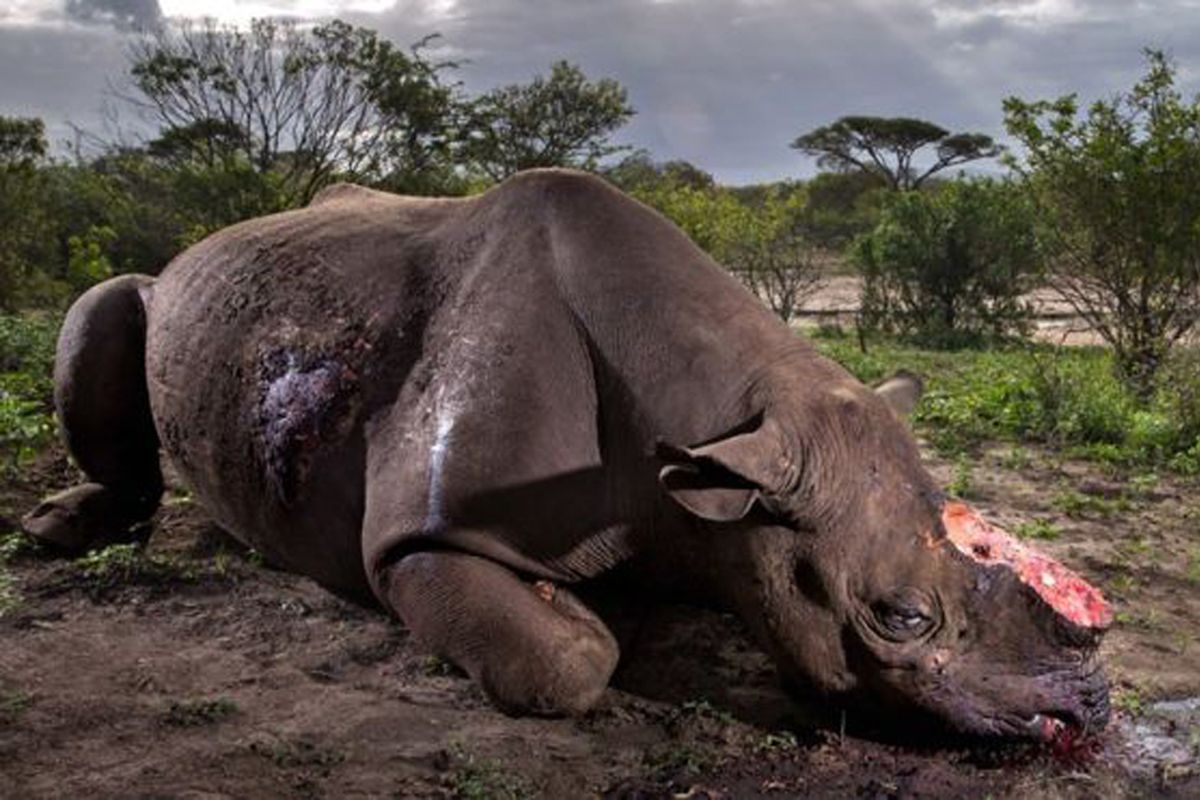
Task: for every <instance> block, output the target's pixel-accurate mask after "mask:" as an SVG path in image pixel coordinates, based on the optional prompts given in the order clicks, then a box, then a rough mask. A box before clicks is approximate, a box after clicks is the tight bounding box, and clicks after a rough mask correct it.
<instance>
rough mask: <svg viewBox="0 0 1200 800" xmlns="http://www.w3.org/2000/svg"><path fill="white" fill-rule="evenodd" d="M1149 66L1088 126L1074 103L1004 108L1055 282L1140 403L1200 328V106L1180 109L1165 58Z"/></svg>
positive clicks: (1088, 118)
mask: <svg viewBox="0 0 1200 800" xmlns="http://www.w3.org/2000/svg"><path fill="white" fill-rule="evenodd" d="M1147 60H1148V62H1149V64H1148V70H1147V72H1146V75H1145V76H1144V77H1143V78H1142V79H1141V80H1140V81H1139V82H1138V83H1137V84H1136V85H1135V86H1134V87H1133V88H1132V89H1130V90H1129V91H1128V92H1126V93H1124V94H1121V95H1119V96H1117V97H1116V98H1114V99H1112V100H1101V101H1098V102H1096V103H1093V104H1092V105H1091V107H1090V108H1089V109H1088V111H1087V113H1086V115H1084V116H1082V117H1080V116H1079V104H1078V102H1077V101H1076V99H1075V97H1074V95H1069V96H1066V97H1062V98H1059V99H1058V100H1054V101H1046V100H1043V101H1038V102H1032V103H1030V102H1025V101H1022V100H1020V99H1018V98H1015V97H1010V98H1008V99H1007V100H1005V102H1004V112H1005V125H1006V127H1007V128H1008V131H1009V133H1010V134H1012V135H1013V136H1014V137H1016V139H1017V140H1018V141H1019V142H1020V143H1021V145H1022V146H1023V148H1024V151H1025V153H1026V155H1025V158H1024V160H1023V161H1021V160H1017V159H1013V160H1012V161H1011V162H1010V163H1011V165H1012V166H1013V167H1014V168H1016V170H1017V171H1018V174H1020V175H1021V176H1022V177H1023V178H1024V185H1025V188H1026V190H1027V191H1028V192H1029V195H1030V196H1031V197H1032V198H1033V199H1034V202H1035V203H1036V204H1037V207H1038V213H1039V218H1040V219H1041V220H1042V222H1043V224H1042V230H1041V239H1042V242H1043V245H1044V246H1045V247H1046V248H1047V250H1048V251H1049V264H1050V265H1051V267H1052V268H1051V271H1050V281H1051V284H1052V285H1053V286H1054V288H1055V289H1056V290H1057V291H1058V292H1059V293H1060V294H1061V295H1062V296H1063V297H1064V298H1066V299H1067V300H1068V301H1069V302H1070V303H1071V304H1072V305H1073V306H1074V307H1075V310H1076V311H1077V312H1078V313H1079V314H1080V315H1081V316H1082V317H1083V318H1084V319H1085V320H1087V322H1088V323H1089V324H1090V325H1091V326H1092V328H1093V329H1094V330H1095V331H1096V332H1097V333H1098V334H1099V335H1100V336H1101V337H1103V339H1104V341H1105V342H1107V343H1108V344H1109V345H1111V346H1112V348H1113V352H1114V353H1115V356H1116V357H1115V359H1114V362H1113V365H1114V366H1115V367H1116V368H1117V370H1118V372H1119V374H1120V375H1121V377H1122V379H1123V380H1125V381H1126V382H1127V383H1128V384H1129V385H1130V387H1132V389H1133V390H1134V391H1135V392H1136V393H1137V395H1138V397H1139V398H1141V399H1143V400H1148V399H1149V398H1150V397H1151V396H1152V395H1153V394H1154V392H1155V390H1156V388H1157V383H1156V377H1157V375H1158V371H1159V369H1160V368H1161V367H1162V366H1163V364H1164V363H1165V361H1166V358H1167V355H1168V353H1169V351H1170V350H1171V348H1172V347H1173V346H1174V345H1175V344H1176V343H1178V342H1179V341H1181V340H1182V339H1183V338H1184V337H1185V336H1186V335H1187V334H1188V333H1189V332H1190V331H1191V330H1192V329H1193V328H1194V327H1195V325H1196V322H1197V319H1198V318H1200V195H1198V194H1197V192H1196V188H1195V187H1196V185H1197V182H1200V99H1193V100H1191V101H1185V100H1184V99H1183V97H1182V96H1181V95H1180V93H1179V91H1178V90H1177V89H1176V88H1175V73H1176V70H1175V68H1174V66H1173V65H1172V64H1171V63H1170V61H1168V59H1167V57H1166V56H1165V55H1164V54H1163V53H1162V52H1159V51H1154V50H1149V51H1147Z"/></svg>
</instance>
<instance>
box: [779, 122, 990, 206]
mask: <svg viewBox="0 0 1200 800" xmlns="http://www.w3.org/2000/svg"><path fill="white" fill-rule="evenodd" d="M791 146H792V147H793V148H794V149H796V150H799V151H800V152H802V153H805V154H807V155H810V156H816V157H817V163H818V164H819V165H820V166H822V167H825V168H827V169H833V170H837V171H839V172H852V171H855V170H862V171H863V172H868V173H871V174H872V175H877V176H879V177H880V178H881V179H883V180H884V181H885V182H886V183H887V184H888V185H889V186H890V187H891V188H893V189H896V190H899V191H907V190H909V189H916V188H918V187H920V185H921V184H922V183H924V182H925V181H926V180H927V179H928V178H929V177H930V176H932V175H935V174H937V173H938V172H941V171H942V170H944V169H947V168H948V167H953V166H957V165H959V164H966V163H968V162H970V161H978V160H979V159H983V158H994V157H995V156H997V155H999V154H1000V151H1001V147H1000V145H997V144H996V143H995V142H994V141H992V138H991V137H990V136H985V135H984V134H982V133H950V131H948V130H946V129H945V128H943V127H941V126H939V125H935V124H933V123H932V122H926V121H925V120H922V119H911V118H909V117H842V118H841V119H839V120H837V121H836V122H834V123H832V124H830V125H825V126H822V127H820V128H816V129H814V130H811V131H809V132H808V133H806V134H804V135H802V136H799V137H797V138H796V140H795V141H794V142H792V144H791ZM926 147H933V148H934V153H935V159H934V162H933V163H932V164H931V165H930V166H928V167H927V168H926V169H925V170H924V171H923V172H918V171H917V169H915V168H914V167H913V158H914V157H915V156H916V155H917V153H918V152H919V151H921V150H922V149H924V148H926Z"/></svg>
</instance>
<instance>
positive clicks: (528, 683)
mask: <svg viewBox="0 0 1200 800" xmlns="http://www.w3.org/2000/svg"><path fill="white" fill-rule="evenodd" d="M386 586H387V599H388V602H389V604H390V605H391V607H392V610H393V611H395V613H396V614H397V615H398V616H399V617H400V618H401V619H402V620H403V621H404V624H405V625H407V626H408V628H409V629H410V630H411V631H412V632H413V634H414V635H415V636H416V637H417V639H418V641H419V642H421V643H422V644H423V645H424V646H426V647H428V648H429V649H430V650H431V651H432V652H433V653H435V654H437V655H438V656H440V657H443V658H446V659H448V660H450V661H452V662H454V663H455V664H457V665H458V666H459V667H461V668H462V669H464V670H466V672H467V673H468V674H469V675H470V676H471V677H472V678H473V679H474V680H475V681H476V682H477V683H478V684H479V685H480V686H481V687H482V688H483V690H484V692H485V693H486V694H487V696H488V698H489V699H490V700H491V701H492V702H493V703H495V704H496V705H497V706H498V707H499V708H501V709H502V710H504V711H507V712H509V713H514V714H540V715H554V716H557V715H563V714H581V713H583V712H585V711H587V710H588V709H589V708H591V707H592V706H593V705H594V704H595V703H596V701H597V700H598V699H599V698H600V695H601V694H602V693H603V692H604V688H605V686H607V685H608V679H609V678H610V677H611V676H612V672H613V670H614V669H615V668H616V665H617V658H618V654H619V653H618V648H617V642H616V640H615V639H614V638H613V635H612V633H610V632H609V630H608V628H607V627H606V626H605V625H604V623H603V622H602V621H601V620H600V618H599V617H597V616H596V615H595V614H594V613H592V612H591V610H589V609H588V608H587V607H586V606H584V605H583V603H581V602H580V601H579V600H578V599H577V598H575V596H574V595H572V594H571V593H570V592H568V591H567V590H566V589H563V588H561V587H553V588H552V587H549V586H548V585H547V584H544V583H540V584H530V583H526V582H525V581H522V580H521V579H520V578H518V577H517V576H516V575H514V574H513V573H512V572H511V571H509V570H508V569H506V568H505V567H502V566H500V565H499V564H496V563H495V562H492V561H488V560H487V559H484V558H479V557H477V556H472V555H467V554H465V553H455V552H448V551H440V552H423V553H413V554H412V555H409V556H406V557H405V558H403V559H401V560H400V561H399V562H397V563H396V564H394V565H393V566H392V567H390V568H389V570H388V575H387V584H386Z"/></svg>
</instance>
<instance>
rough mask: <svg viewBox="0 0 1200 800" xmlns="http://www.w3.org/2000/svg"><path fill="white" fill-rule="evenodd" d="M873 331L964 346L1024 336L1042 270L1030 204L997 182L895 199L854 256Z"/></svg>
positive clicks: (960, 184)
mask: <svg viewBox="0 0 1200 800" xmlns="http://www.w3.org/2000/svg"><path fill="white" fill-rule="evenodd" d="M852 255H853V257H854V260H855V261H856V262H857V263H858V265H859V267H860V269H861V270H862V277H863V288H862V301H861V306H862V307H861V312H860V313H861V320H862V324H863V325H864V326H866V327H867V328H871V329H878V330H884V331H890V332H894V333H904V334H912V335H918V336H920V337H921V338H922V339H923V340H924V341H929V342H934V343H940V342H956V341H961V340H963V339H964V338H965V339H968V340H969V339H972V338H978V337H984V336H1005V335H1008V334H1011V333H1019V332H1021V331H1023V330H1024V328H1025V327H1026V326H1027V324H1028V320H1029V316H1030V314H1031V313H1032V309H1031V308H1030V306H1029V303H1028V302H1027V301H1026V300H1024V299H1023V298H1024V295H1025V294H1026V293H1027V292H1028V291H1029V290H1030V289H1031V288H1033V285H1034V283H1035V282H1036V279H1037V277H1038V274H1039V272H1040V262H1039V258H1038V251H1037V245H1036V241H1035V238H1034V228H1033V215H1032V211H1031V208H1030V206H1029V204H1028V202H1027V201H1026V200H1025V199H1024V198H1023V197H1022V196H1021V195H1020V194H1019V193H1018V192H1017V191H1016V189H1015V188H1014V187H1011V186H1009V185H1007V184H1004V183H997V182H995V181H991V180H970V181H968V180H959V181H952V182H949V183H946V184H944V185H942V186H940V187H938V188H937V189H936V190H931V191H912V192H903V193H899V194H896V195H893V196H892V197H891V198H890V199H889V200H888V201H887V203H886V204H885V206H884V209H883V213H882V215H881V216H880V219H879V223H878V224H877V225H876V226H875V228H874V229H873V230H872V231H870V232H869V233H867V234H864V235H863V236H862V237H860V238H859V239H858V240H857V242H856V243H855V246H854V248H853V250H852Z"/></svg>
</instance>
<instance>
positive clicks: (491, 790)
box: [449, 744, 533, 800]
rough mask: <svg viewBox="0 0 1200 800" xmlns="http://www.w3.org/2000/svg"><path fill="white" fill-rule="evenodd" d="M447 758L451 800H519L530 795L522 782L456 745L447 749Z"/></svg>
mask: <svg viewBox="0 0 1200 800" xmlns="http://www.w3.org/2000/svg"><path fill="white" fill-rule="evenodd" d="M450 755H451V757H452V759H453V763H454V766H453V769H452V770H451V772H450V775H449V783H450V788H451V790H452V791H453V792H454V796H455V797H458V798H462V800H521V799H522V798H526V797H532V796H533V792H532V790H531V789H530V787H529V785H528V784H527V783H526V782H525V780H523V779H522V778H521V777H519V776H517V775H514V774H512V773H511V772H509V771H508V770H506V769H505V768H504V767H503V766H502V765H501V764H500V763H499V762H497V761H493V760H492V759H489V758H480V757H478V756H476V755H474V754H473V753H470V752H468V751H467V750H466V749H465V748H464V747H463V746H462V745H460V744H455V745H453V746H451V748H450Z"/></svg>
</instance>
